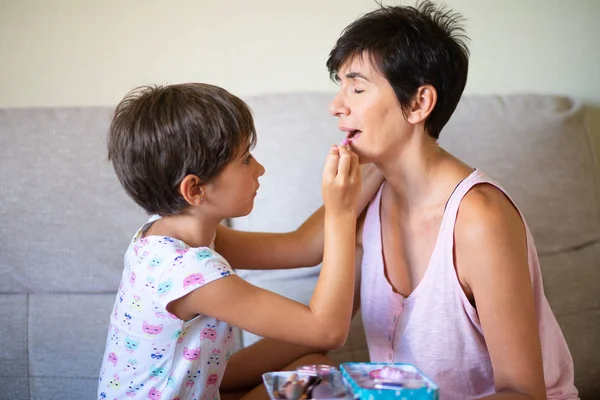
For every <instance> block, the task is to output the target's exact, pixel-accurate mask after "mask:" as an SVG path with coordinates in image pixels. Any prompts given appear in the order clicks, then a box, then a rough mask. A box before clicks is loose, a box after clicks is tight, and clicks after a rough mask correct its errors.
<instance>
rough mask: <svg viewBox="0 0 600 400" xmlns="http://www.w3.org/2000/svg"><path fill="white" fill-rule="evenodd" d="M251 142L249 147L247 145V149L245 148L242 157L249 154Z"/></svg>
mask: <svg viewBox="0 0 600 400" xmlns="http://www.w3.org/2000/svg"><path fill="white" fill-rule="evenodd" d="M250 147H251V146H250V144H248V147H246V150H244V151H243V152H242V153H241V155H240V158H242V157H244V156H245V155H246V154H248V153H249V152H250Z"/></svg>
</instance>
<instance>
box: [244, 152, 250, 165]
mask: <svg viewBox="0 0 600 400" xmlns="http://www.w3.org/2000/svg"><path fill="white" fill-rule="evenodd" d="M250 160H252V154H248V156H247V157H246V158H244V164H250Z"/></svg>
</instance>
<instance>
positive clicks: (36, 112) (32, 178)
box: [0, 108, 145, 293]
mask: <svg viewBox="0 0 600 400" xmlns="http://www.w3.org/2000/svg"><path fill="white" fill-rule="evenodd" d="M110 113H111V110H110V109H109V108H65V109H14V110H11V109H9V110H0V159H1V160H2V174H0V187H1V188H2V192H3V193H2V197H1V203H2V207H0V235H1V236H2V237H3V240H2V241H0V254H2V257H0V274H1V275H2V277H3V279H2V280H0V292H4V293H22V292H50V291H61V292H106V291H114V290H116V288H117V286H118V284H119V279H120V276H121V271H122V269H123V254H124V252H125V249H126V248H127V245H128V243H129V240H130V239H131V236H132V235H133V233H134V232H135V230H136V229H137V228H138V227H139V225H140V223H141V222H143V221H144V219H145V213H144V212H143V211H142V210H141V209H140V208H139V207H138V206H137V205H135V204H134V202H133V201H132V200H130V199H129V198H128V197H127V196H126V195H125V193H124V191H123V189H122V188H121V186H120V185H119V182H118V180H117V178H116V176H115V173H114V171H113V169H112V166H111V165H110V163H109V162H108V160H107V155H106V154H107V150H106V133H107V129H108V124H109V121H110Z"/></svg>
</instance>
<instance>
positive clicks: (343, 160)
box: [321, 145, 362, 214]
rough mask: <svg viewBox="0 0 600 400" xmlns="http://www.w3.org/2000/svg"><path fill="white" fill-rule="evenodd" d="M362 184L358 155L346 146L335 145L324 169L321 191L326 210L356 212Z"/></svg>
mask: <svg viewBox="0 0 600 400" xmlns="http://www.w3.org/2000/svg"><path fill="white" fill-rule="evenodd" d="M361 185H362V182H361V173H360V168H359V164H358V156H357V155H356V154H355V153H354V152H352V151H351V150H350V149H348V148H347V147H346V146H336V145H334V146H333V147H332V148H331V150H329V154H328V155H327V159H326V161H325V168H324V169H323V183H322V187H321V192H322V195H323V203H324V204H325V212H326V213H327V214H331V213H346V212H352V213H356V205H357V203H358V198H359V195H360V190H361Z"/></svg>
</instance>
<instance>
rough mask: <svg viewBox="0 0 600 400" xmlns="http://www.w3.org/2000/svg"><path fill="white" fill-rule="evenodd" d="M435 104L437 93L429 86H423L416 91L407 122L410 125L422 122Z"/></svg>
mask: <svg viewBox="0 0 600 400" xmlns="http://www.w3.org/2000/svg"><path fill="white" fill-rule="evenodd" d="M436 103H437V91H436V90H435V88H434V87H433V86H431V85H423V86H421V87H419V88H418V89H417V93H416V94H415V97H414V100H413V102H412V105H411V108H410V110H409V113H408V117H407V121H408V122H410V123H411V124H418V123H420V122H424V121H425V120H426V119H427V117H429V114H431V112H432V111H433V108H434V107H435V104H436Z"/></svg>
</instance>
